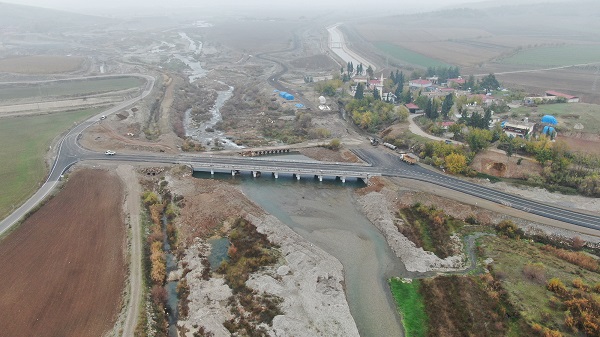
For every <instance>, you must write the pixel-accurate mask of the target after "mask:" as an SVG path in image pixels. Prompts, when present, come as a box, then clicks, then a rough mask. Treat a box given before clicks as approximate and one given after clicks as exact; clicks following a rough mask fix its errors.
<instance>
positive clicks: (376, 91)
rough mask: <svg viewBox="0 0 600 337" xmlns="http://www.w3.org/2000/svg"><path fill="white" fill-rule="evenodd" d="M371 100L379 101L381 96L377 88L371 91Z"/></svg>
mask: <svg viewBox="0 0 600 337" xmlns="http://www.w3.org/2000/svg"><path fill="white" fill-rule="evenodd" d="M373 98H375V99H376V100H381V95H379V89H377V87H375V89H373Z"/></svg>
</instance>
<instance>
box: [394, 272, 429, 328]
mask: <svg viewBox="0 0 600 337" xmlns="http://www.w3.org/2000/svg"><path fill="white" fill-rule="evenodd" d="M389 283H390V289H391V291H392V296H393V297H394V299H395V300H396V306H397V307H398V312H400V314H401V315H402V325H403V326H404V331H405V333H406V337H425V336H427V326H428V318H427V314H426V313H425V306H424V304H423V297H422V296H421V294H420V293H419V288H420V285H421V283H420V281H419V280H413V281H412V282H411V283H404V282H402V281H401V280H398V279H395V278H393V279H390V280H389Z"/></svg>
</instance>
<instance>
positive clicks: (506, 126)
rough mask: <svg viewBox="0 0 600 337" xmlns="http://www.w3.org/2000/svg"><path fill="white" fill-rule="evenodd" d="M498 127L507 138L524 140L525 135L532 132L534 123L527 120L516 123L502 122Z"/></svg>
mask: <svg viewBox="0 0 600 337" xmlns="http://www.w3.org/2000/svg"><path fill="white" fill-rule="evenodd" d="M500 125H501V126H502V131H504V133H505V134H506V135H508V136H509V137H514V138H516V137H519V138H525V137H527V135H529V134H530V133H531V132H533V127H534V126H535V123H529V121H528V120H525V121H523V122H517V123H511V122H502V123H501V124H500Z"/></svg>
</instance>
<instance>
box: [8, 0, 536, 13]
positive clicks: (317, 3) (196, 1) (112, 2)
mask: <svg viewBox="0 0 600 337" xmlns="http://www.w3.org/2000/svg"><path fill="white" fill-rule="evenodd" d="M0 1H1V2H9V3H15V4H22V5H31V6H39V7H46V8H55V9H62V10H71V11H82V10H86V9H88V10H89V9H92V8H107V9H108V8H111V9H114V8H135V7H138V6H141V7H145V8H148V7H154V8H174V7H189V6H193V7H202V6H211V7H212V6H215V5H220V6H223V5H224V6H225V7H227V8H229V9H231V6H234V7H235V6H239V7H243V8H257V9H258V8H261V7H269V8H273V7H282V8H283V7H287V8H289V7H299V6H302V7H303V8H304V9H308V8H310V7H313V8H315V9H318V8H327V9H331V8H336V7H346V8H349V7H352V8H357V9H358V8H361V7H364V8H365V9H371V10H373V9H380V10H383V11H385V8H386V7H388V8H389V7H394V8H406V9H433V8H440V7H444V6H448V5H456V4H461V3H473V2H481V1H482V0H425V1H424V0H378V1H374V2H370V1H364V0H302V1H296V0H288V1H286V0H166V1H165V0H100V1H86V0H0ZM517 1H523V2H525V1H527V2H529V1H531V0H517Z"/></svg>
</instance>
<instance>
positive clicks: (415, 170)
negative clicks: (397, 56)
mask: <svg viewBox="0 0 600 337" xmlns="http://www.w3.org/2000/svg"><path fill="white" fill-rule="evenodd" d="M136 76H140V77H143V78H145V79H146V80H147V83H146V87H145V89H144V91H143V93H142V94H141V95H140V96H138V97H136V98H133V99H130V100H128V101H125V102H123V103H121V104H119V105H117V106H115V107H113V108H111V109H108V110H106V111H104V112H102V113H99V114H98V115H97V116H95V117H92V118H90V119H88V120H86V121H85V122H83V123H80V124H79V125H77V126H76V127H74V128H73V129H72V130H71V131H69V133H67V135H65V136H64V138H63V139H62V140H61V142H60V143H59V150H58V154H57V158H56V160H55V162H54V166H53V167H52V170H51V172H50V175H49V177H48V179H47V181H46V182H45V183H44V184H43V185H42V187H41V188H40V189H39V190H38V191H37V192H36V193H35V194H34V195H33V196H32V197H31V198H30V199H29V200H27V202H25V203H24V204H23V205H22V206H21V207H19V208H18V209H17V210H16V211H15V212H13V213H12V214H11V215H9V216H8V217H7V218H6V219H4V220H2V221H1V222H0V234H2V233H4V232H6V231H7V230H8V229H9V228H10V227H11V226H12V225H13V224H15V223H17V222H18V220H19V219H21V218H22V217H23V216H24V215H25V214H27V213H28V212H29V211H30V210H32V209H33V208H34V207H35V206H36V205H38V204H39V203H40V202H41V201H42V200H43V199H44V198H45V197H46V196H47V195H48V194H49V193H50V192H51V191H52V190H53V189H54V188H55V187H56V184H57V183H58V181H59V180H60V177H61V175H62V174H63V172H64V171H65V170H67V169H68V168H69V167H70V166H71V165H73V164H75V163H77V162H79V161H85V160H106V161H123V162H148V163H165V164H184V165H191V166H204V167H210V165H211V164H219V165H220V166H230V167H232V168H233V167H235V166H236V165H238V166H245V167H256V168H260V169H262V170H263V171H265V172H269V171H272V170H274V169H276V168H286V169H298V170H312V171H319V170H323V171H329V172H348V173H349V174H348V175H351V174H350V173H356V174H357V175H360V174H363V173H370V174H372V175H383V176H390V177H400V178H407V179H414V180H420V181H424V182H428V183H432V184H436V185H439V186H443V187H447V188H449V189H452V190H456V191H460V192H463V193H466V194H469V195H472V196H474V197H478V198H482V199H485V200H489V201H492V202H495V203H498V204H501V205H504V206H506V207H512V208H514V209H517V210H521V211H524V212H528V213H532V214H536V215H538V216H541V217H545V218H549V219H554V220H558V221H563V222H566V223H570V224H574V225H577V226H581V227H585V228H589V229H593V230H599V229H600V216H598V215H594V214H586V213H584V212H578V211H573V210H569V209H564V208H559V207H557V206H554V205H546V204H544V203H541V202H537V201H533V200H528V199H525V198H522V197H519V196H516V195H512V194H509V193H505V192H501V191H497V190H494V189H492V188H487V187H483V186H480V185H477V184H474V183H471V182H468V181H465V180H461V179H458V178H454V177H452V176H449V175H445V174H441V173H438V172H435V171H431V170H427V169H425V168H423V167H421V166H419V165H408V164H406V163H404V162H402V161H401V160H400V158H399V157H398V156H394V155H392V154H389V153H386V152H385V151H381V150H378V149H375V148H364V149H357V150H355V153H356V154H357V155H358V156H359V157H361V158H362V159H363V160H365V161H366V162H368V163H369V164H370V165H356V164H341V163H323V162H309V161H285V160H276V159H269V158H255V157H230V156H216V155H189V154H182V155H177V156H172V155H162V154H121V153H118V154H116V155H114V156H107V155H104V154H103V153H97V152H93V151H89V150H86V149H84V148H82V147H81V146H79V143H78V142H77V140H78V138H79V137H80V135H81V133H82V132H83V131H84V130H85V129H86V128H88V127H90V126H91V125H93V124H94V123H96V122H98V121H99V118H100V116H101V115H109V114H112V113H115V112H117V111H120V110H122V109H124V108H126V107H128V106H130V105H132V104H134V103H135V102H137V101H138V100H140V99H142V98H144V97H146V96H147V95H148V94H150V92H151V90H152V87H153V86H154V78H153V77H151V76H146V75H136Z"/></svg>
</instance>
